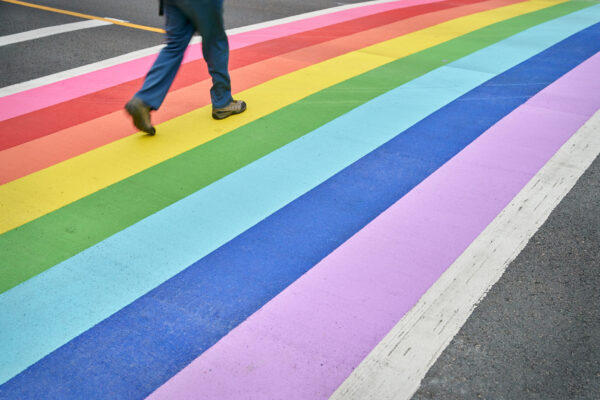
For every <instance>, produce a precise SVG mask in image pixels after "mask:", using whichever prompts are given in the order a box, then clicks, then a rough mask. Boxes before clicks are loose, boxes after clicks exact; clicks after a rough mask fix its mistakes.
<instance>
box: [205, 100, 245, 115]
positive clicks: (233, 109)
mask: <svg viewBox="0 0 600 400" xmlns="http://www.w3.org/2000/svg"><path fill="white" fill-rule="evenodd" d="M244 111H246V103H245V102H243V101H242V100H231V103H229V104H227V105H226V106H225V107H221V108H214V107H213V110H212V117H213V118H214V119H223V118H227V117H229V116H230V115H233V114H241V113H243V112H244Z"/></svg>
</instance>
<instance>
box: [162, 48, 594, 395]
mask: <svg viewBox="0 0 600 400" xmlns="http://www.w3.org/2000/svg"><path fill="white" fill-rule="evenodd" d="M598 70H600V53H599V54H596V55H595V56H594V57H592V58H590V59H589V60H587V61H586V62H584V63H582V64H581V65H579V66H578V67H577V68H576V69H574V70H572V71H571V72H569V73H568V74H566V75H565V76H563V77H562V78H561V79H559V80H558V81H556V82H555V83H553V84H552V85H550V86H548V87H547V88H546V89H544V90H543V91H541V92H540V93H539V94H537V95H536V96H534V97H533V98H532V99H531V100H530V101H528V102H527V103H525V104H524V105H522V106H521V107H519V108H517V109H516V110H515V111H514V112H512V113H511V114H509V115H508V116H507V117H506V118H504V119H503V120H501V121H500V122H498V123H497V124H496V125H494V126H493V127H492V128H490V129H489V130H488V131H487V132H485V133H484V134H483V135H481V136H480V137H479V138H478V139H477V140H475V141H474V142H473V143H472V144H471V145H469V146H468V147H467V148H465V149H464V150H463V151H462V152H460V153H459V154H458V155H457V156H455V157H454V158H453V159H452V160H450V161H449V162H448V163H446V164H445V165H444V166H443V167H442V168H440V169H439V170H437V171H436V172H435V173H434V174H432V175H431V176H430V177H428V178H427V179H426V180H425V181H423V182H422V183H421V184H420V185H419V186H417V187H416V188H415V189H414V190H412V191H411V192H410V193H408V194H407V195H406V196H405V197H404V198H402V199H401V200H399V201H398V202H397V203H396V204H394V205H393V206H392V207H390V208H389V209H388V210H387V211H386V212H385V213H383V214H381V215H380V216H379V217H378V218H376V219H375V220H374V221H372V222H371V223H370V224H369V225H367V226H366V227H365V228H364V229H363V230H361V231H360V232H358V233H357V234H356V235H355V236H353V237H352V238H351V239H350V240H348V241H347V242H346V243H345V244H344V245H343V246H341V247H339V248H338V249H337V250H336V251H334V252H333V253H331V254H330V255H329V256H328V257H327V258H325V259H324V260H323V261H322V262H320V263H319V264H318V265H316V266H315V267H314V268H312V269H311V270H310V271H309V272H308V273H307V274H305V275H304V276H302V277H301V278H300V279H299V280H297V281H296V282H295V283H294V284H292V285H291V286H290V287H289V288H288V289H286V290H285V291H284V292H282V293H281V294H280V295H278V296H277V297H275V298H274V299H273V300H272V301H270V302H269V303H267V304H266V305H265V306H264V307H263V308H262V309H261V310H259V311H258V312H256V313H255V314H254V315H252V316H251V317H250V318H249V319H248V320H247V321H245V322H244V323H243V324H241V325H240V326H238V327H237V328H236V329H234V330H233V331H231V332H230V333H229V334H228V335H227V336H225V337H224V338H223V339H222V340H221V341H219V342H218V343H217V344H216V345H214V346H213V347H212V348H211V349H209V350H208V351H206V352H205V353H204V354H202V355H201V356H200V357H199V358H197V359H196V360H195V361H194V362H193V363H192V364H190V365H189V366H188V367H186V368H185V369H184V370H182V371H181V372H180V373H179V374H177V375H176V376H175V377H173V378H172V379H171V380H170V381H168V382H167V383H166V384H165V385H163V386H162V387H160V388H159V389H158V390H157V391H156V392H154V393H153V394H152V395H151V396H150V398H152V399H175V398H176V399H187V398H196V399H204V398H219V399H225V398H226V399H237V398H244V399H265V398H285V399H308V398H310V399H317V398H322V397H323V395H322V394H323V393H333V391H334V390H335V389H336V388H337V387H338V386H339V385H340V384H341V383H342V382H343V380H344V379H345V378H346V377H347V376H348V375H349V374H350V372H351V371H352V370H353V369H354V368H355V367H356V366H357V365H358V364H359V363H360V361H362V359H363V358H364V357H365V356H366V355H367V354H368V353H369V352H370V351H371V349H372V348H373V347H374V346H375V345H376V344H377V343H378V342H379V341H380V340H381V339H382V338H383V337H384V336H385V334H387V332H388V331H389V330H390V329H391V328H392V327H393V326H394V325H395V324H396V323H397V322H398V321H399V320H400V318H402V316H403V315H404V314H405V313H406V312H407V311H408V310H409V309H410V308H412V307H413V306H414V305H415V304H416V302H417V301H418V300H419V298H420V297H421V296H422V295H423V294H424V293H425V291H426V290H427V289H428V288H429V287H430V286H431V285H432V284H433V283H434V282H435V281H436V280H437V279H438V277H439V276H440V275H441V274H442V273H443V272H444V271H445V270H446V269H447V268H448V267H449V266H450V265H451V264H452V262H453V261H454V260H455V259H456V258H457V257H458V256H459V255H460V254H461V253H462V252H463V251H464V249H465V248H466V247H467V246H468V245H469V244H470V243H471V242H472V241H473V240H474V239H475V238H476V237H477V236H478V235H479V233H480V232H481V231H482V230H483V229H484V228H485V227H486V226H487V225H488V224H489V223H490V222H491V221H492V220H493V219H494V218H495V217H496V216H497V215H498V213H499V212H500V211H501V210H502V209H503V208H504V207H505V206H506V205H507V204H508V203H509V202H510V201H511V200H512V198H513V197H514V196H515V195H516V194H517V193H518V192H519V191H520V190H521V189H522V188H523V186H524V185H525V184H526V183H527V182H528V181H529V180H530V179H531V178H532V177H533V176H534V175H535V174H536V173H537V172H538V171H539V169H540V168H541V167H542V166H543V165H544V164H545V163H546V162H547V161H548V160H549V159H550V158H551V157H552V155H554V153H555V152H556V151H557V150H558V149H559V148H560V147H561V146H562V145H563V144H564V143H565V142H566V141H567V140H568V139H569V137H570V136H571V135H572V134H573V133H574V132H575V131H576V130H577V129H578V128H579V127H580V126H581V125H583V124H584V123H585V121H587V119H589V118H590V117H591V116H592V115H593V113H594V112H595V111H596V110H597V109H598V108H600V81H599V80H598V79H595V77H596V75H597V71H598ZM578 88H581V89H583V88H585V90H581V89H578ZM307 382H310V384H307Z"/></svg>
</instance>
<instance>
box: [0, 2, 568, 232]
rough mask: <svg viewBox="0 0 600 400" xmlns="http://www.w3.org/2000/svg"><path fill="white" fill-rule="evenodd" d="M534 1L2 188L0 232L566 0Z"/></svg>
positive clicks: (303, 75)
mask: <svg viewBox="0 0 600 400" xmlns="http://www.w3.org/2000/svg"><path fill="white" fill-rule="evenodd" d="M563 2H564V1H562V0H557V1H552V0H550V1H549V0H532V1H528V2H524V3H518V4H515V5H511V6H507V7H502V8H498V9H494V10H491V11H485V12H482V13H479V14H475V15H471V16H467V17H462V18H459V19H456V20H453V21H449V22H445V23H443V24H440V25H436V26H434V27H430V28H427V29H424V30H421V31H418V32H414V33H411V34H408V35H405V36H401V37H398V38H396V39H393V40H390V41H386V42H382V43H379V44H376V45H374V46H369V47H367V48H364V49H361V50H359V51H355V52H352V53H348V54H346V55H343V56H340V57H336V58H333V59H330V60H327V61H325V62H322V63H319V64H315V65H312V66H310V67H307V68H305V69H302V70H299V71H296V72H293V73H290V74H288V75H284V76H281V77H278V78H276V79H273V80H271V81H269V82H266V83H264V84H262V85H260V86H257V87H254V88H252V89H249V90H246V91H244V92H242V93H240V94H239V95H238V96H237V97H239V98H242V99H244V100H246V101H247V103H248V110H247V111H246V112H245V113H244V114H241V115H239V116H235V117H232V118H228V119H226V120H223V121H214V120H212V119H211V117H210V113H211V109H210V106H208V107H203V108H200V109H198V110H195V111H192V112H190V113H187V114H185V115H182V116H180V117H177V118H174V119H172V120H170V121H167V122H165V123H163V124H161V125H160V126H159V134H158V135H157V136H155V137H148V136H142V135H133V136H129V137H127V138H124V139H121V140H119V141H116V142H113V143H110V144H108V145H106V146H103V147H100V148H98V149H95V150H93V151H90V152H88V153H85V154H82V155H80V156H77V157H75V158H72V159H70V160H66V161H64V162H62V163H59V164H56V165H54V166H52V167H49V168H47V169H45V170H41V171H38V172H36V173H33V174H31V175H28V176H26V177H23V178H21V179H18V180H15V181H12V182H10V183H7V184H5V185H4V186H2V187H0V216H2V218H1V220H0V233H4V232H6V231H8V230H11V229H13V228H16V227H18V226H20V225H22V224H25V223H27V222H29V221H32V220H34V219H36V218H38V217H40V216H42V215H45V214H47V213H50V212H52V211H54V210H56V209H58V208H60V207H63V206H65V205H67V204H69V203H71V202H74V201H76V200H78V199H81V198H83V197H85V196H87V195H89V194H91V193H94V192H96V191H98V190H100V189H102V188H104V187H106V186H109V185H111V184H113V183H116V182H118V181H120V180H123V179H125V178H127V177H129V176H132V175H134V174H136V173H138V172H140V171H142V170H144V169H146V168H149V167H151V166H153V165H156V164H158V163H160V162H162V161H165V160H167V159H169V158H172V157H175V156H177V155H178V154H181V153H183V152H185V151H187V150H189V149H192V148H194V147H196V146H198V145H201V144H202V143H205V142H207V141H209V140H212V139H214V138H216V137H218V136H220V135H224V134H226V133H228V132H230V131H232V130H234V129H236V128H239V127H240V126H242V125H245V124H248V123H250V122H252V121H254V120H256V119H258V118H261V117H263V116H265V115H268V114H270V113H272V112H274V111H276V110H278V109H280V108H282V107H284V106H287V105H289V104H292V103H294V102H296V101H299V100H301V99H302V98H304V97H307V96H309V95H311V94H313V93H316V92H318V91H320V90H323V89H325V88H327V87H329V86H332V85H334V84H337V83H339V82H342V81H344V80H347V79H350V78H352V77H354V76H357V75H359V74H362V73H364V72H367V71H369V70H372V69H374V68H377V67H379V66H381V65H383V64H386V63H389V62H391V61H392V60H395V59H398V58H401V57H405V56H408V55H410V54H413V53H416V52H419V51H421V50H424V49H426V48H429V47H432V46H435V45H437V44H440V43H443V42H446V41H448V40H451V39H453V38H456V37H459V36H461V35H464V34H466V33H469V32H472V31H475V30H477V29H480V28H483V27H485V26H488V25H491V24H494V23H497V22H500V21H503V20H507V19H510V18H513V17H516V16H519V15H523V14H526V13H530V12H533V11H536V10H539V9H542V8H546V7H549V6H553V5H556V4H559V3H563Z"/></svg>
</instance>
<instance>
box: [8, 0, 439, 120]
mask: <svg viewBox="0 0 600 400" xmlns="http://www.w3.org/2000/svg"><path fill="white" fill-rule="evenodd" d="M0 1H7V0H0ZM437 1H440V0H407V1H397V0H383V1H370V2H365V3H357V4H350V5H348V6H343V7H334V8H328V9H325V10H318V11H313V12H309V13H305V14H300V15H296V16H292V17H285V18H280V19H276V20H272V21H267V22H260V23H258V24H253V25H248V26H245V27H240V28H234V29H228V30H227V36H229V40H230V44H229V45H230V49H231V50H234V49H236V48H240V47H244V46H249V45H251V44H253V43H252V42H245V43H237V44H236V43H235V42H233V40H232V39H233V38H232V36H235V35H241V34H246V33H251V32H254V31H260V30H267V29H269V28H271V29H273V28H277V27H281V28H284V29H283V30H282V32H281V34H276V35H273V36H272V38H273V39H276V38H278V37H282V36H284V35H292V34H294V33H300V32H305V31H307V30H310V29H316V28H319V27H323V26H327V25H332V24H334V23H339V22H344V21H348V20H350V19H354V18H358V17H359V16H366V15H372V14H376V13H379V12H383V11H387V10H392V9H395V8H399V7H400V6H401V5H400V3H402V7H404V6H405V7H409V6H415V5H419V4H427V3H435V2H437ZM360 7H368V8H369V10H364V9H361V8H360ZM292 25H293V26H292ZM270 34H271V33H270ZM200 42H201V39H200V37H197V36H195V37H193V38H192V40H191V42H190V46H192V45H198V44H199V43H200ZM163 47H164V45H159V46H153V47H149V48H146V49H142V50H137V51H133V52H131V53H127V54H123V55H121V56H117V57H113V58H109V59H106V60H103V61H98V62H95V63H92V64H88V65H84V66H81V67H77V68H73V69H69V70H66V71H62V72H58V73H55V74H51V75H47V76H45V77H41V78H36V79H32V80H30V81H26V82H21V83H16V84H14V85H10V86H6V87H4V88H0V98H2V97H6V96H9V95H13V94H17V93H20V92H24V91H27V90H31V89H35V88H39V87H42V86H46V85H50V84H53V83H57V82H59V81H64V80H67V79H70V78H75V77H78V76H81V75H85V74H89V73H93V72H96V71H100V70H103V69H105V68H109V67H113V66H117V65H120V64H124V63H126V62H131V61H135V60H139V59H142V58H144V57H149V56H154V55H156V54H157V53H158V52H159V51H160V50H161V49H162V48H163ZM188 52H189V50H188ZM186 61H193V59H189V58H186V59H185V60H184V62H186ZM148 68H149V66H148V67H146V68H145V69H144V68H141V69H140V73H139V76H136V77H126V78H123V79H124V80H121V81H119V82H114V83H113V85H116V84H119V83H121V82H122V81H126V80H130V79H135V78H138V77H140V76H143V74H145V72H146V71H147V69H148ZM97 90H100V89H97ZM63 101H64V100H63ZM29 111H33V110H29Z"/></svg>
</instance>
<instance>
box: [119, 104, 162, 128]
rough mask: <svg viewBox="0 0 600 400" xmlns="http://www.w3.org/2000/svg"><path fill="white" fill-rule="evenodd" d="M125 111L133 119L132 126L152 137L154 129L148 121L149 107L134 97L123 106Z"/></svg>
mask: <svg viewBox="0 0 600 400" xmlns="http://www.w3.org/2000/svg"><path fill="white" fill-rule="evenodd" d="M125 110H127V112H128V113H129V115H131V118H133V124H134V125H135V127H136V128H138V129H139V130H140V131H143V132H146V133H147V134H148V135H154V134H155V133H156V129H154V127H153V126H152V122H151V121H150V107H149V106H148V105H146V103H144V102H143V101H142V100H141V99H139V98H137V97H134V98H132V99H131V100H129V101H128V102H127V104H125Z"/></svg>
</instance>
